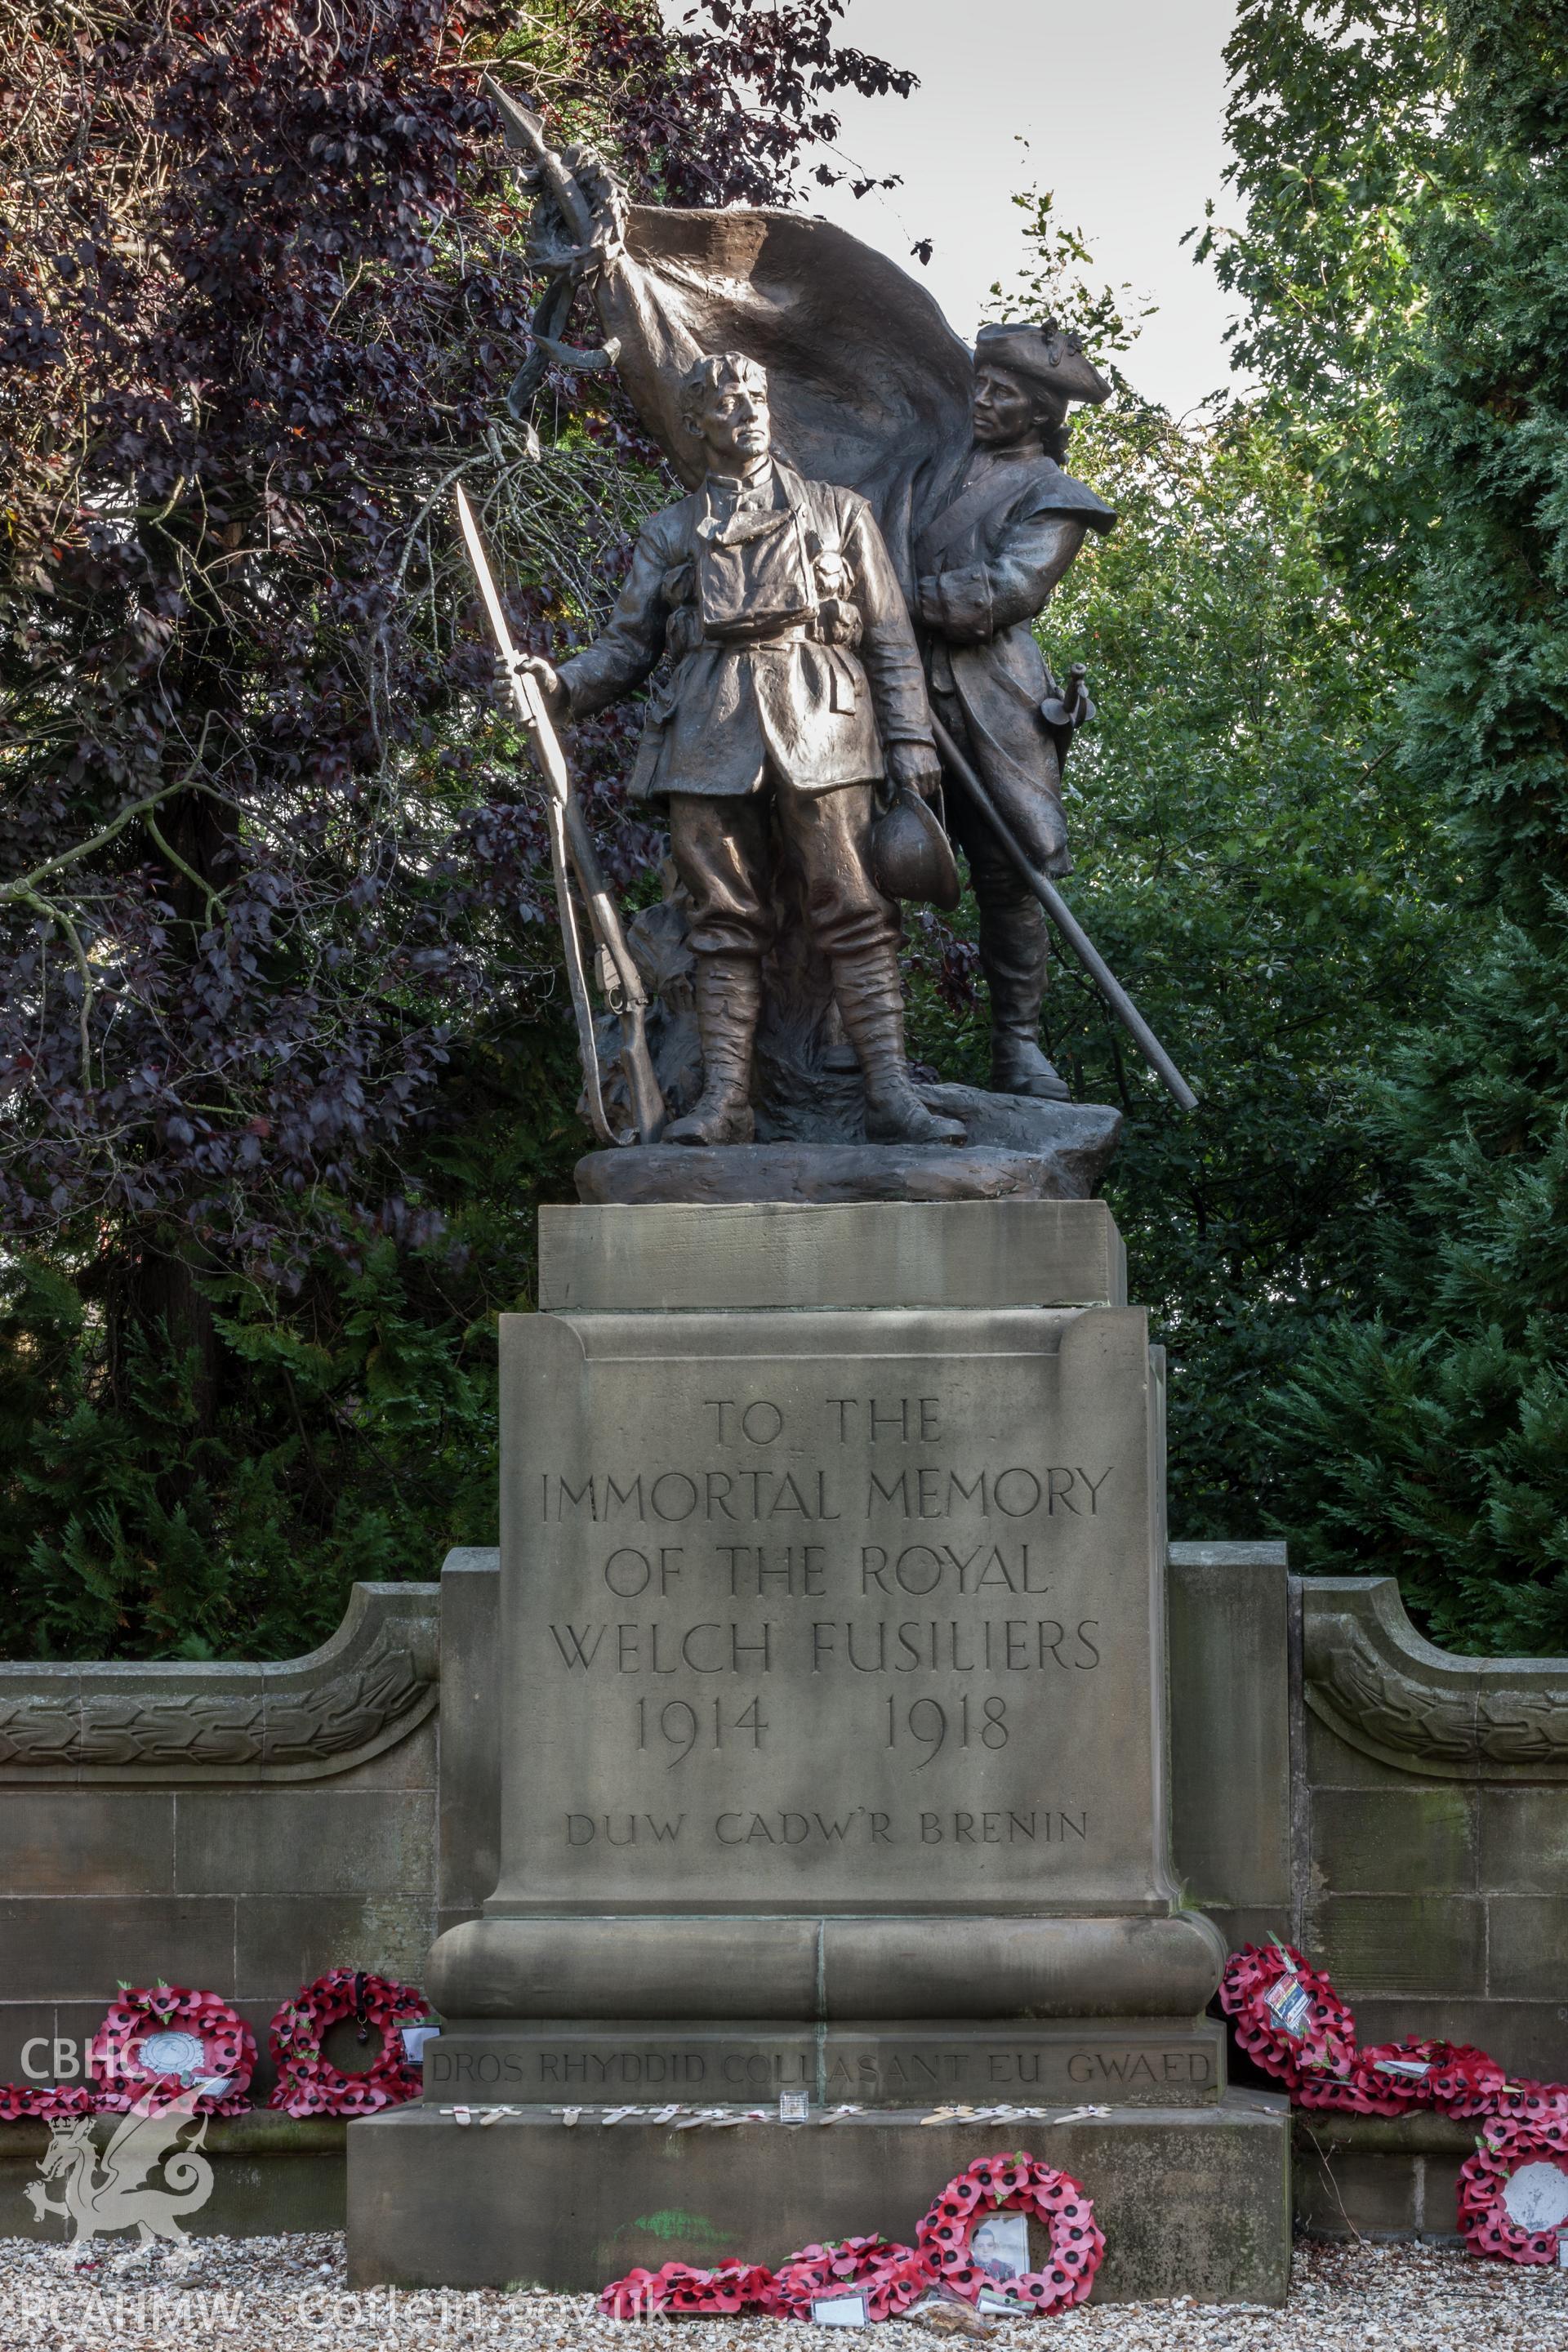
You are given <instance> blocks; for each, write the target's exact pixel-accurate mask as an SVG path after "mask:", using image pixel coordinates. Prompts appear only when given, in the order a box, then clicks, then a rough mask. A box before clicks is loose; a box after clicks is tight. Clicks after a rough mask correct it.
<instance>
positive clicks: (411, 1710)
mask: <svg viewBox="0 0 1568 2352" xmlns="http://www.w3.org/2000/svg"><path fill="white" fill-rule="evenodd" d="M436 1591H437V1588H436V1587H434V1586H417V1585H416V1586H411V1585H356V1586H355V1587H354V1590H353V1598H352V1599H351V1601H350V1604H349V1609H348V1612H347V1614H346V1616H345V1617H344V1620H343V1622H342V1625H341V1626H340V1628H339V1629H338V1632H337V1633H335V1634H334V1635H333V1636H332V1638H331V1641H330V1642H328V1643H326V1644H325V1645H324V1647H323V1648H321V1649H320V1650H318V1651H316V1652H314V1653H313V1654H311V1656H310V1657H308V1658H299V1659H292V1660H289V1662H288V1663H286V1664H280V1665H263V1664H257V1665H242V1666H222V1665H219V1666H207V1665H192V1666H187V1665H184V1664H178V1663H170V1664H160V1665H155V1666H137V1667H133V1668H129V1669H128V1668H124V1667H121V1668H116V1667H114V1666H112V1665H96V1664H95V1665H83V1666H75V1667H69V1666H58V1667H56V1666H44V1667H38V1666H26V1665H19V1664H9V1665H0V1772H8V1771H26V1772H27V1773H28V1774H29V1775H31V1774H34V1773H38V1774H42V1775H44V1776H47V1777H51V1778H70V1779H73V1780H75V1779H80V1778H84V1777H86V1778H91V1777H93V1776H94V1775H95V1774H98V1773H102V1774H105V1775H106V1776H113V1777H123V1776H124V1775H126V1774H128V1773H129V1774H133V1775H135V1776H136V1777H138V1778H163V1777H168V1778H171V1779H177V1780H229V1779H239V1780H256V1779H261V1780H311V1779H318V1778H321V1777H322V1776H324V1775H325V1774H327V1773H331V1772H342V1771H346V1770H347V1769H348V1768H349V1767H350V1766H351V1765H353V1764H357V1763H361V1762H363V1761H364V1760H365V1759H367V1758H368V1757H371V1756H374V1755H378V1754H379V1753H380V1752H381V1750H382V1749H383V1748H389V1747H391V1746H392V1745H393V1744H394V1743H395V1741H396V1740H399V1739H402V1738H406V1736H407V1734H408V1733H409V1732H410V1731H412V1730H413V1729H414V1728H415V1727H416V1725H417V1724H419V1723H421V1722H423V1721H424V1719H425V1717H426V1716H427V1715H428V1714H429V1712H430V1710H431V1708H432V1707H433V1706H435V1704H436V1696H437V1616H436Z"/></svg>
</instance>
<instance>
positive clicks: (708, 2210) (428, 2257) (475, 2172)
mask: <svg viewBox="0 0 1568 2352" xmlns="http://www.w3.org/2000/svg"><path fill="white" fill-rule="evenodd" d="M1289 2120H1290V2119H1289V2108H1288V2105H1287V2103H1286V2101H1285V2100H1284V2099H1281V2098H1273V2097H1270V2096H1268V2095H1266V2094H1259V2093H1257V2092H1245V2091H1233V2092H1231V2093H1230V2094H1229V2095H1227V2096H1226V2100H1225V2102H1224V2104H1223V2105H1219V2106H1216V2107H1208V2108H1200V2109H1197V2110H1195V2111H1194V2110H1193V2109H1191V2108H1186V2109H1171V2108H1159V2107H1150V2108H1137V2109H1129V2108H1111V2109H1110V2112H1109V2113H1107V2114H1103V2115H1097V2116H1081V2117H1080V2118H1079V2120H1077V2121H1073V2122H1067V2123H1048V2124H1036V2123H1030V2124H1021V2123H1013V2124H1004V2125H997V2124H968V2125H963V2124H931V2125H925V2124H921V2123H918V2122H916V2121H915V2120H913V2118H912V2117H910V2116H908V2115H900V2114H896V2113H894V2114H884V2115H875V2116H873V2115H866V2116H850V2117H848V2118H847V2119H846V2120H845V2121H844V2122H842V2123H838V2124H834V2125H832V2126H829V2127H827V2128H826V2129H825V2128H823V2127H822V2126H820V2125H819V2124H817V2123H816V2121H813V2122H811V2123H807V2124H803V2125H799V2126H785V2125H779V2124H776V2123H773V2124H739V2125H736V2126H732V2127H731V2128H729V2129H726V2130H721V2131H711V2130H704V2129H697V2130H694V2131H675V2130H672V2129H668V2128H665V2127H662V2126H658V2125H656V2124H638V2123H636V2122H632V2123H629V2124H620V2125H617V2126H615V2127H614V2128H613V2129H609V2130H606V2129H605V2128H604V2126H601V2125H600V2124H598V2123H597V2122H596V2121H594V2120H592V2119H591V2114H589V2115H584V2120H583V2121H582V2123H580V2124H579V2125H577V2126H575V2127H574V2128H567V2127H565V2126H563V2125H562V2123H561V2120H560V2118H559V2116H554V2115H552V2114H551V2112H550V2110H549V2109H548V2108H547V2107H533V2108H527V2109H523V2110H522V2111H521V2112H520V2113H517V2114H514V2115H509V2116H501V2117H499V2118H498V2119H497V2121H496V2122H495V2123H494V2124H493V2125H491V2126H488V2127H484V2128H480V2127H479V2126H475V2125H472V2124H470V2125H468V2126H466V2127H465V2126H460V2125H458V2123H456V2122H455V2121H454V2120H453V2119H452V2118H451V2117H450V2116H443V2115H442V2114H441V2113H440V2111H439V2109H437V2108H433V2107H428V2106H413V2107H403V2108H400V2109H399V2110H398V2111H397V2112H396V2113H395V2114H394V2115H391V2116H375V2117H374V2118H373V2119H372V2120H370V2121H367V2122H363V2123H353V2124H351V2125H350V2126H349V2276H350V2283H351V2284H353V2285H354V2286H356V2287H365V2286H375V2285H384V2284H397V2285H400V2286H406V2287H409V2288H418V2287H429V2286H442V2285H447V2286H459V2287H467V2286H504V2285H508V2284H511V2283H512V2282H514V2281H518V2280H534V2281H538V2282H540V2283H542V2284H547V2285H550V2286H553V2287H556V2288H561V2289H568V2290H578V2291H581V2290H584V2289H589V2288H595V2287H599V2286H602V2285H604V2284H605V2283H606V2282H607V2281H608V2280H610V2279H612V2278H619V2277H621V2276H623V2275H624V2274H625V2273H626V2272H627V2271H628V2270H630V2269H631V2268H632V2267H633V2265H634V2264H637V2263H641V2264H645V2265H647V2266H648V2267H649V2268H652V2269H657V2268H658V2265H659V2264H660V2263H667V2262H671V2261H675V2262H688V2263H702V2264H708V2263H716V2262H719V2261H721V2260H722V2259H724V2258H725V2257H728V2256H739V2257H740V2258H742V2260H745V2261H748V2262H752V2261H754V2262H764V2263H778V2262H780V2261H781V2260H782V2259H783V2258H784V2255H785V2254H788V2253H792V2252H795V2249H796V2248H797V2247H799V2246H803V2245H808V2244H810V2243H812V2242H814V2241H817V2242H820V2240H821V2239H822V2238H824V2237H839V2236H844V2235H847V2234H848V2233H849V2232H851V2231H856V2232H860V2231H866V2232H869V2231H878V2232H879V2233H880V2234H881V2235H882V2236H884V2237H886V2238H889V2239H891V2240H893V2241H894V2242H905V2243H907V2242H909V2241H910V2239H911V2238H912V2237H913V2234H914V2229H915V2224H916V2222H917V2221H919V2220H920V2217H921V2214H922V2213H923V2212H924V2211H925V2210H926V2209H927V2207H928V2206H929V2205H930V2203H931V2200H932V2198H933V2197H934V2196H935V2195H936V2193H937V2191H938V2190H939V2189H941V2188H942V2185H943V2184H944V2182H946V2181H948V2180H950V2179H952V2176H953V2174H954V2173H955V2172H958V2171H959V2170H961V2169H962V2168H963V2166H965V2165H967V2164H972V2163H973V2160H974V2158H976V2157H978V2156H985V2155H989V2154H991V2153H993V2152H994V2150H995V2149H996V2148H997V2147H1007V2148H1017V2147H1026V2148H1027V2149H1028V2150H1029V2151H1030V2153H1031V2154H1033V2155H1036V2156H1038V2157H1040V2158H1043V2159H1044V2161H1045V2162H1046V2163H1047V2164H1055V2165H1059V2166H1061V2167H1062V2168H1064V2169H1065V2170H1067V2171H1068V2172H1070V2173H1071V2174H1072V2175H1073V2177H1074V2178H1075V2179H1077V2180H1079V2181H1080V2182H1081V2183H1082V2185H1083V2187H1084V2188H1085V2189H1087V2190H1088V2191H1089V2195H1090V2196H1091V2197H1092V2198H1093V2200H1094V2206H1095V2216H1096V2219H1097V2221H1099V2222H1100V2227H1101V2228H1102V2229H1103V2230H1104V2231H1105V2240H1106V2248H1105V2262H1104V2265H1103V2267H1102V2269H1101V2270H1100V2275H1099V2277H1098V2278H1097V2279H1096V2281H1095V2284H1094V2299H1095V2301H1096V2302H1097V2303H1125V2302H1130V2301H1134V2300H1137V2301H1143V2300H1152V2299H1167V2298H1170V2297H1173V2296H1175V2295H1179V2294H1189V2295H1193V2296H1195V2297H1196V2299H1197V2300H1198V2301H1199V2302H1200V2303H1220V2302H1237V2303H1268V2304H1279V2303H1283V2301H1284V2300H1285V2292H1286V2287H1287V2285H1288V2284H1289V2272H1290V2212H1289V2195H1290V2189H1289ZM1047 2325H1048V2323H1047Z"/></svg>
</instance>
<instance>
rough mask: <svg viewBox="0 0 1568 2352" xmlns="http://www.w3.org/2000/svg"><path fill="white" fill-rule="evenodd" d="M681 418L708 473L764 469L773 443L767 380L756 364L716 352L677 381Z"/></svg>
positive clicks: (751, 471) (752, 361)
mask: <svg viewBox="0 0 1568 2352" xmlns="http://www.w3.org/2000/svg"><path fill="white" fill-rule="evenodd" d="M680 415H681V421H682V423H683V424H684V425H685V426H686V429H687V431H688V432H689V434H691V435H692V436H693V437H694V438H695V439H696V440H699V441H700V442H701V444H702V446H703V450H704V452H705V454H706V456H707V459H708V470H709V472H710V474H728V475H744V474H750V473H754V472H755V471H756V470H757V468H758V467H760V466H762V465H763V463H764V462H765V460H766V458H767V455H768V451H769V449H770V447H771V446H772V443H773V422H772V419H771V417H770V416H769V414H768V379H767V376H766V374H765V373H764V372H763V369H762V368H760V367H759V366H758V365H757V363H756V362H755V360H749V359H746V358H744V357H743V356H742V354H741V353H740V352H714V353H712V354H711V356H710V357H709V358H707V359H701V360H699V361H698V362H697V364H696V366H695V367H693V368H691V369H689V371H688V372H687V373H686V375H685V376H684V377H683V378H682V379H681V385H680Z"/></svg>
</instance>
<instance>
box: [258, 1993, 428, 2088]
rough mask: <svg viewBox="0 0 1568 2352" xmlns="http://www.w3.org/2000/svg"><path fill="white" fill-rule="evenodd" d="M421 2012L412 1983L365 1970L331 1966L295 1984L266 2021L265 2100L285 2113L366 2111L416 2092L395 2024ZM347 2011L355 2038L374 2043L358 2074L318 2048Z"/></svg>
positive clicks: (413, 2069)
mask: <svg viewBox="0 0 1568 2352" xmlns="http://www.w3.org/2000/svg"><path fill="white" fill-rule="evenodd" d="M427 2011H428V2005H427V2003H426V1999H425V1996H424V1994H423V1993H422V1992H421V1991H420V1990H419V1988H418V1986H417V1985H406V1984H397V1983H395V1981H394V1979H392V1978H391V1977H378V1976H372V1975H370V1974H369V1973H367V1971H366V1970H365V1969H328V1971H327V1973H326V1975H325V1976H324V1977H318V1978H317V1979H316V1980H315V1982H314V1984H308V1985H303V1986H301V1988H300V1990H299V1991H298V1992H297V1993H296V1994H295V1995H294V1998H293V2000H289V2001H285V2002H284V2004H283V2007H282V2008H281V2009H280V2010H279V2012H278V2014H277V2016H276V2017H275V2018H274V2019H273V2021H272V2023H271V2026H270V2028H269V2029H268V2040H269V2042H270V2043H271V2047H272V2063H273V2064H274V2065H275V2066H276V2067H277V2069H278V2080H277V2083H276V2084H274V2086H273V2091H272V2096H271V2097H270V2098H269V2099H268V2102H267V2104H268V2106H269V2107H281V2108H282V2109H283V2111H284V2113H285V2114H286V2115H290V2116H369V2115H374V2113H375V2111H376V2109H377V2108H378V2107H396V2106H401V2105H403V2103H404V2101H405V2099H416V2098H417V2097H418V2096H419V2092H420V2088H421V2082H422V2077H421V2075H420V2072H419V2069H418V2067H417V2066H416V2065H414V2064H413V2063H411V2062H410V2061H409V2059H408V2058H407V2057H406V2056H405V2054H404V2048H403V2037H402V2034H401V2033H400V2032H399V2031H398V2028H399V2027H400V2026H403V2025H414V2024H417V2023H418V2022H419V2021H421V2020H422V2019H424V2018H425V2017H426V2014H427ZM345 2018H352V2019H353V2020H354V2021H355V2022H356V2023H357V2025H358V2027H359V2030H360V2033H359V2038H360V2040H361V2042H364V2043H365V2044H366V2045H367V2046H368V2045H369V2043H370V2042H372V2041H373V2040H375V2041H378V2042H379V2043H380V2047H379V2049H378V2050H377V2051H376V2053H375V2056H374V2059H373V2060H372V2061H371V2063H370V2064H369V2065H368V2066H367V2067H366V2068H365V2069H364V2071H363V2074H341V2073H340V2072H339V2070H338V2069H337V2067H336V2066H334V2065H332V2064H331V2063H330V2061H329V2060H328V2059H327V2058H326V2057H324V2056H323V2054H322V2051H321V2039H322V2036H323V2035H324V2034H325V2033H326V2032H327V2030H328V2028H329V2027H330V2026H333V2025H338V2024H341V2023H342V2021H343V2019H345Z"/></svg>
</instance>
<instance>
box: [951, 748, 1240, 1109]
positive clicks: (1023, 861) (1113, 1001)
mask: <svg viewBox="0 0 1568 2352" xmlns="http://www.w3.org/2000/svg"><path fill="white" fill-rule="evenodd" d="M931 726H932V728H933V730H935V734H936V748H937V750H938V751H940V752H941V753H942V764H943V766H944V767H946V768H948V769H949V770H950V771H951V772H952V774H953V775H954V776H955V777H956V778H957V779H958V782H960V783H961V784H962V785H963V789H964V791H965V792H966V793H968V795H969V799H970V803H971V805H972V807H973V809H974V810H975V812H976V813H977V814H978V815H979V816H980V817H981V818H982V819H983V820H984V823H985V824H988V825H989V826H990V828H991V830H992V832H993V833H994V835H995V836H996V839H997V840H998V842H999V843H1000V844H1001V845H1002V847H1003V849H1004V850H1005V852H1006V854H1007V856H1008V859H1009V861H1010V862H1011V864H1012V865H1013V866H1016V868H1017V871H1018V874H1019V877H1020V878H1021V879H1022V880H1023V881H1024V882H1025V883H1026V885H1027V886H1028V887H1029V889H1030V890H1031V891H1032V892H1033V894H1034V896H1035V897H1036V898H1037V899H1038V900H1039V902H1040V904H1041V906H1042V907H1043V908H1045V910H1046V912H1047V915H1048V916H1049V917H1050V919H1051V920H1052V922H1053V923H1054V924H1055V925H1056V927H1057V929H1058V931H1059V932H1060V933H1061V935H1062V937H1063V939H1064V940H1066V941H1067V943H1068V947H1069V948H1071V950H1072V951H1073V953H1074V955H1075V956H1077V958H1078V960H1079V963H1080V964H1082V966H1083V968H1084V970H1085V971H1087V972H1088V974H1089V978H1090V980H1092V981H1093V982H1094V984H1095V986H1096V988H1098V989H1099V991H1100V994H1101V995H1102V996H1103V997H1104V999H1105V1001H1106V1003H1107V1004H1109V1005H1110V1009H1111V1011H1112V1013H1115V1015H1116V1017H1117V1019H1118V1020H1119V1021H1120V1022H1121V1025H1122V1027H1123V1028H1124V1029H1125V1030H1126V1031H1127V1032H1128V1034H1129V1035H1130V1036H1131V1039H1132V1042H1133V1044H1134V1045H1136V1046H1137V1048H1138V1051H1139V1052H1140V1053H1141V1054H1142V1056H1143V1059H1144V1060H1145V1061H1146V1062H1147V1063H1148V1065H1149V1067H1150V1068H1151V1069H1152V1071H1153V1072H1154V1074H1155V1076H1156V1077H1159V1078H1162V1079H1163V1081H1164V1084H1165V1086H1166V1087H1167V1088H1168V1089H1169V1091H1170V1092H1171V1094H1172V1095H1173V1096H1174V1097H1175V1099H1176V1101H1177V1103H1178V1104H1179V1105H1180V1106H1181V1108H1182V1109H1183V1110H1196V1108H1197V1107H1198V1098H1197V1097H1196V1095H1195V1094H1194V1092H1193V1090H1192V1088H1191V1087H1190V1086H1188V1084H1187V1082H1186V1080H1185V1078H1184V1077H1183V1076H1182V1074H1181V1072H1180V1070H1178V1069H1177V1067H1176V1066H1175V1064H1174V1062H1173V1061H1172V1059H1171V1057H1170V1055H1169V1054H1167V1053H1166V1051H1165V1048H1164V1047H1163V1045H1161V1043H1160V1040H1159V1039H1158V1037H1156V1036H1155V1034H1154V1032H1153V1031H1152V1029H1151V1028H1150V1026H1149V1024H1148V1023H1147V1022H1146V1021H1145V1020H1144V1018H1143V1015H1142V1013H1140V1012H1139V1010H1138V1007H1137V1006H1136V1005H1135V1004H1134V1003H1133V1002H1132V999H1131V997H1130V996H1129V995H1128V993H1127V991H1126V990H1125V989H1124V988H1123V987H1122V985H1121V982H1120V981H1119V980H1118V979H1117V977H1116V974H1115V973H1114V972H1113V971H1111V969H1110V965H1109V964H1108V963H1107V962H1106V961H1105V958H1104V957H1103V956H1102V955H1101V954H1100V950H1099V949H1098V948H1097V947H1096V946H1095V944H1094V941H1093V940H1091V939H1090V938H1089V933H1088V932H1087V931H1086V930H1085V929H1084V928H1083V926H1082V924H1081V923H1080V922H1079V919H1078V918H1077V916H1076V915H1075V914H1074V913H1073V911H1072V908H1070V907H1069V906H1068V902H1067V900H1066V899H1065V898H1063V897H1062V894H1061V892H1060V891H1059V890H1058V888H1057V886H1056V884H1055V883H1054V882H1053V881H1051V879H1050V878H1049V877H1048V876H1047V875H1045V874H1041V873H1040V872H1038V871H1037V868H1036V866H1035V865H1034V863H1033V861H1032V859H1031V858H1030V856H1029V854H1028V852H1027V851H1026V849H1025V847H1024V845H1023V843H1022V842H1021V841H1020V840H1019V839H1018V837H1017V835H1016V833H1015V832H1014V831H1013V828H1012V826H1011V825H1010V824H1008V823H1007V820H1006V818H1005V816H1004V815H1003V814H1002V812H1001V810H1000V809H999V808H998V807H997V806H996V803H995V802H994V800H993V799H992V797H991V795H990V793H988V792H987V791H986V789H985V787H984V784H983V783H982V782H981V781H980V778H979V777H978V776H977V775H976V774H975V772H974V770H973V766H972V765H971V763H970V762H969V761H967V760H966V759H965V758H964V756H963V752H962V751H960V750H959V748H958V746H957V744H956V743H955V742H954V741H953V740H952V736H951V735H950V734H949V733H948V731H947V730H946V728H945V727H944V726H943V725H942V721H941V719H939V718H938V717H937V715H936V713H935V712H934V711H932V713H931Z"/></svg>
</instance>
